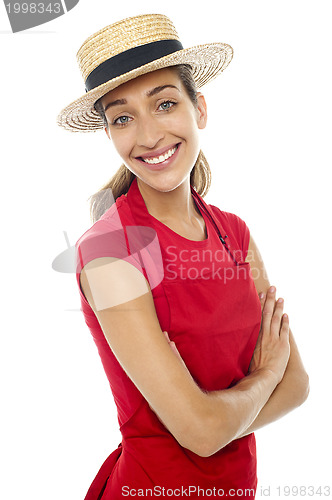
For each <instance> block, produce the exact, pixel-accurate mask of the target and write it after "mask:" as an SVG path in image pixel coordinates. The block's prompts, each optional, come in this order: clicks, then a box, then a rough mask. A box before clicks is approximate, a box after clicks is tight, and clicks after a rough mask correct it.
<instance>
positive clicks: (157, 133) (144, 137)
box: [136, 115, 164, 149]
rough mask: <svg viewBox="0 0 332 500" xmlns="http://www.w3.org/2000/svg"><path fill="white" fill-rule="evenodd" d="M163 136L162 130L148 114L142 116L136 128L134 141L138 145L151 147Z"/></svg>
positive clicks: (156, 121)
mask: <svg viewBox="0 0 332 500" xmlns="http://www.w3.org/2000/svg"><path fill="white" fill-rule="evenodd" d="M163 138H164V131H163V129H162V128H161V126H160V124H158V120H155V119H154V118H153V117H151V116H149V115H145V116H144V117H143V116H142V117H141V119H140V120H139V122H138V126H137V129H136V142H137V145H138V146H141V147H145V148H149V149H153V148H154V147H155V146H156V145H157V144H158V142H159V141H160V140H162V139H163Z"/></svg>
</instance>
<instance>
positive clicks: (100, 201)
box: [89, 64, 211, 223]
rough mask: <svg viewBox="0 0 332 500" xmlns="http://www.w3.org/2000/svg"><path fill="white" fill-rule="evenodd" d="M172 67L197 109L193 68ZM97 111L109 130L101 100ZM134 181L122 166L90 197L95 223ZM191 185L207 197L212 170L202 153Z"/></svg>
mask: <svg viewBox="0 0 332 500" xmlns="http://www.w3.org/2000/svg"><path fill="white" fill-rule="evenodd" d="M171 67H172V68H174V69H175V70H176V71H177V73H178V76H179V78H180V80H181V81H182V83H183V85H184V87H185V88H186V90H187V93H188V95H189V97H190V100H191V101H192V103H193V105H194V106H195V107H196V106H197V96H196V92H197V90H196V85H195V81H194V79H193V76H192V71H191V67H190V66H189V65H187V64H179V65H177V66H171ZM95 109H96V111H97V112H98V113H99V114H100V115H101V117H102V118H103V120H104V125H105V127H106V128H108V122H107V118H106V116H105V113H104V107H103V105H102V103H101V98H100V99H98V101H97V102H96V103H95ZM134 179H135V175H134V174H133V173H132V172H131V171H130V170H129V169H128V168H127V167H126V166H125V165H124V164H122V165H121V167H120V168H119V169H118V170H117V171H116V173H115V174H114V175H113V177H112V178H111V179H110V180H109V181H108V182H107V183H106V184H105V185H104V186H103V187H102V188H101V189H100V190H99V191H97V192H96V193H95V194H93V195H91V196H90V198H89V199H90V217H91V220H92V222H93V223H94V222H96V221H97V220H98V219H100V217H101V216H102V215H103V214H104V213H105V212H106V210H108V208H109V207H110V206H111V205H112V204H113V203H114V201H115V200H116V199H117V198H119V196H121V195H123V194H126V193H127V192H128V189H129V187H130V185H131V183H132V181H133V180H134ZM190 184H191V185H192V186H193V187H194V188H195V189H196V191H197V192H198V194H200V195H201V196H205V195H206V193H207V192H208V190H209V188H210V185H211V170H210V166H209V164H208V162H207V160H206V158H205V156H204V154H203V152H202V151H200V152H199V154H198V157H197V160H196V163H195V165H194V167H193V169H192V171H191V173H190Z"/></svg>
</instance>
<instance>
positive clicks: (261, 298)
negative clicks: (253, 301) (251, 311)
mask: <svg viewBox="0 0 332 500" xmlns="http://www.w3.org/2000/svg"><path fill="white" fill-rule="evenodd" d="M258 298H259V302H260V304H261V311H263V308H264V304H265V299H266V294H265V293H263V292H261V293H259V294H258Z"/></svg>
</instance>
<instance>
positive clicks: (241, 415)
mask: <svg viewBox="0 0 332 500" xmlns="http://www.w3.org/2000/svg"><path fill="white" fill-rule="evenodd" d="M276 385H277V378H276V375H275V374H274V373H272V372H271V371H270V370H259V371H255V372H253V373H251V374H250V375H248V376H247V377H245V378H243V379H242V380H241V381H240V382H238V384H236V385H235V386H233V387H232V388H230V389H225V390H222V391H212V392H209V393H207V394H206V396H207V398H206V407H205V409H206V412H207V419H206V423H207V425H206V433H205V436H206V447H207V450H208V451H207V453H206V456H209V455H212V454H213V453H216V452H217V451H218V450H220V449H221V448H223V447H224V446H226V445H227V444H228V443H230V442H231V441H233V440H234V439H237V438H238V437H240V436H241V434H243V433H244V432H245V431H246V429H248V428H249V427H250V425H252V423H253V422H254V421H255V419H256V418H257V415H258V414H259V413H260V412H261V410H262V408H263V407H264V405H265V404H266V402H267V401H268V399H269V398H270V396H271V394H272V392H273V391H274V389H275V387H276Z"/></svg>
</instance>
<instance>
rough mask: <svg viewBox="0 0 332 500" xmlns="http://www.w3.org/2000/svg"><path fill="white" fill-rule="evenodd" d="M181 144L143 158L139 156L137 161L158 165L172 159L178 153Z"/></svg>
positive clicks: (148, 154) (159, 150)
mask: <svg viewBox="0 0 332 500" xmlns="http://www.w3.org/2000/svg"><path fill="white" fill-rule="evenodd" d="M178 147H179V144H174V145H172V146H166V147H164V148H161V149H158V150H156V151H153V152H151V153H147V154H145V155H142V156H137V157H136V159H137V160H141V161H143V162H144V163H146V164H148V165H158V164H160V163H163V162H165V161H166V160H168V159H169V158H171V157H172V156H173V155H174V154H175V153H176V151H177V149H178Z"/></svg>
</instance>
